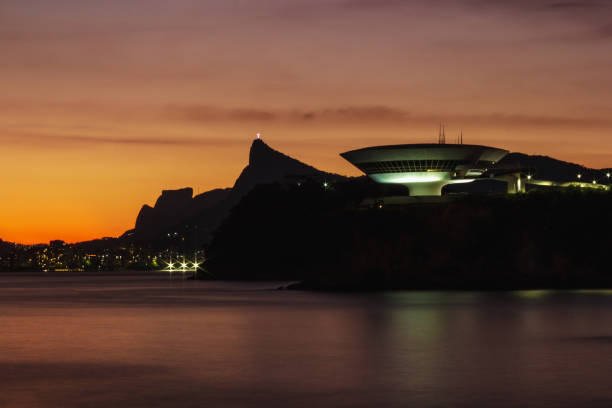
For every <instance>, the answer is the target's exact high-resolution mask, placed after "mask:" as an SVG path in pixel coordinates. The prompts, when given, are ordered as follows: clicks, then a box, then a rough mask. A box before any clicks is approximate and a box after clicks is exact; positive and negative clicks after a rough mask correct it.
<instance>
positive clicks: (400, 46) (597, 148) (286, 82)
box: [0, 0, 612, 244]
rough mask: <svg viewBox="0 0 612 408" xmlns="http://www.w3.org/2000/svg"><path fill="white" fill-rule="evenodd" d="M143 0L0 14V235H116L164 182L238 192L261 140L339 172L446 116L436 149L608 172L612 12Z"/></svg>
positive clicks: (72, 3) (421, 3) (37, 0)
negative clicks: (479, 147) (473, 147)
mask: <svg viewBox="0 0 612 408" xmlns="http://www.w3.org/2000/svg"><path fill="white" fill-rule="evenodd" d="M85 3H87V4H85ZM540 3H541V4H540ZM143 5H144V3H143V2H139V1H134V2H127V3H126V2H119V1H116V0H111V1H108V2H104V4H102V3H100V5H96V4H93V3H90V2H81V1H77V0H66V1H62V2H61V4H55V3H52V2H48V1H43V0H32V1H28V2H17V1H8V2H7V4H6V5H5V4H3V5H2V13H1V14H2V16H1V17H0V21H2V23H3V30H2V32H0V44H2V50H3V63H2V67H1V68H0V70H1V73H2V75H0V88H1V89H2V94H1V95H0V146H1V150H0V151H1V152H2V159H1V160H0V171H1V172H2V174H3V175H4V176H5V177H3V185H2V190H1V191H2V193H1V194H2V195H1V196H0V238H1V239H3V240H6V241H13V242H20V243H28V244H31V243H38V242H48V241H49V240H52V239H62V240H65V241H67V242H74V241H82V240H89V239H95V238H100V237H103V236H118V235H120V234H122V233H123V232H125V231H126V230H128V229H131V228H133V226H134V222H135V219H136V216H137V214H138V211H139V209H140V207H141V206H142V205H143V204H145V203H146V204H149V205H152V204H153V203H154V202H155V200H156V199H157V197H158V196H159V194H160V192H161V190H162V189H176V188H182V187H187V186H189V187H193V188H194V192H195V193H197V192H204V191H207V190H210V189H213V188H219V187H230V186H232V184H233V182H234V180H235V179H236V178H237V177H238V175H239V174H240V171H241V170H242V168H243V167H244V166H246V164H247V162H248V149H249V146H250V143H251V140H252V139H253V138H255V135H256V133H257V132H261V134H262V138H263V139H264V141H266V142H267V143H268V144H269V145H270V146H271V147H272V148H274V149H277V150H279V151H281V152H283V153H285V154H288V155H290V156H292V157H294V158H297V159H299V160H301V161H303V162H305V163H307V164H310V165H312V166H315V167H317V168H319V169H321V170H326V171H330V172H336V173H340V174H346V175H359V174H360V173H359V172H358V171H357V170H356V169H354V168H353V167H352V166H350V165H349V164H348V163H346V162H345V161H344V160H343V159H341V158H340V157H339V156H338V154H339V153H340V152H342V151H345V150H350V149H355V148H359V147H364V146H368V145H376V144H394V143H423V142H435V141H436V140H437V126H438V123H439V121H441V120H442V121H445V122H446V123H447V129H446V133H447V140H448V141H452V140H454V135H456V134H458V133H459V131H460V129H463V132H464V142H465V143H474V144H486V145H491V146H496V147H501V148H505V149H508V150H510V151H519V152H523V153H527V154H541V155H548V156H552V157H554V158H557V159H561V160H565V161H571V162H576V163H578V164H582V165H585V166H588V167H594V168H608V167H612V154H611V153H612V139H610V137H609V135H610V134H611V133H612V115H611V113H612V94H610V92H609V89H612V76H610V74H609V72H610V67H611V66H612V53H610V52H609V49H610V45H611V41H612V37H610V35H609V30H608V31H606V30H605V28H606V27H607V26H608V24H609V22H608V20H607V19H606V16H609V15H610V14H609V13H610V12H612V4H607V3H605V2H600V3H598V4H597V5H593V6H592V7H590V8H586V7H585V8H580V9H579V8H570V7H566V8H563V7H552V6H550V5H549V2H543V1H542V2H540V1H539V0H534V2H491V4H490V5H488V6H487V7H475V6H474V5H473V2H467V1H466V2H460V1H448V2H447V1H442V2H435V4H434V2H429V1H425V0H415V1H413V2H397V1H393V2H384V1H382V0H381V1H380V2H368V1H352V0H321V1H312V0H292V1H291V2H286V1H284V0H271V1H267V2H265V4H264V3H260V2H252V1H247V0H237V1H236V2H223V1H210V2H200V3H197V4H195V3H193V2H191V1H186V0H176V1H173V2H171V3H168V2H160V1H158V0H153V1H151V2H147V7H143ZM534 7H536V9H537V12H534ZM254 16H256V18H253V17H254ZM365 27H367V28H365Z"/></svg>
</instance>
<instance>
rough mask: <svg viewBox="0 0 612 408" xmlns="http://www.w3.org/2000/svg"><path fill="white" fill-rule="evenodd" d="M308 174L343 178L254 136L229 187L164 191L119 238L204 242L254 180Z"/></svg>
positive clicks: (520, 163) (570, 167)
mask: <svg viewBox="0 0 612 408" xmlns="http://www.w3.org/2000/svg"><path fill="white" fill-rule="evenodd" d="M498 166H499V167H504V168H521V169H525V168H528V169H532V170H533V177H534V178H535V179H539V180H552V181H556V182H566V181H576V176H577V174H582V176H583V179H584V180H595V179H597V180H601V179H602V178H604V177H605V173H606V172H607V171H609V170H607V169H599V170H598V169H591V168H587V167H585V166H581V165H579V164H575V163H569V162H565V161H562V160H557V159H554V158H551V157H547V156H537V155H533V156H532V155H527V154H523V153H510V154H508V155H507V156H506V157H504V159H502V160H501V161H500V162H499V163H498ZM312 178H315V179H325V180H339V179H344V180H346V179H347V178H346V177H343V176H339V175H335V174H331V173H326V172H324V171H321V170H318V169H316V168H314V167H312V166H310V165H308V164H305V163H303V162H301V161H299V160H296V159H294V158H292V157H290V156H287V155H285V154H283V153H281V152H279V151H277V150H274V149H273V148H271V147H270V146H268V145H267V144H266V143H265V142H264V141H263V140H261V139H255V140H253V142H252V144H251V148H250V150H249V162H248V164H247V166H246V167H245V168H244V169H243V170H242V172H241V173H240V175H239V176H238V178H237V179H236V181H235V183H234V185H233V187H231V188H225V189H215V190H211V191H207V192H205V193H202V194H199V195H197V196H195V197H194V196H193V189H192V188H182V189H178V190H164V191H163V192H162V194H161V196H160V197H159V198H158V199H157V201H156V203H155V205H154V206H153V207H150V206H148V205H144V206H143V207H142V208H141V210H140V212H139V214H138V216H137V218H136V224H135V227H134V229H133V230H130V231H127V232H126V233H125V234H124V235H123V237H125V238H129V239H130V240H136V241H154V240H159V239H161V238H166V237H172V236H186V235H188V234H189V233H188V231H189V230H190V229H192V228H197V229H198V235H199V240H201V241H202V242H207V241H209V240H210V239H211V238H212V234H213V232H214V230H215V229H216V228H217V227H218V226H219V224H220V223H221V222H222V221H223V220H224V219H225V218H226V217H227V215H228V214H229V212H230V210H231V209H232V208H233V207H234V206H235V205H236V204H238V203H239V202H240V200H241V199H242V198H243V197H244V196H245V195H247V194H248V193H249V192H250V191H251V190H253V188H255V187H256V186H257V185H261V184H270V183H281V184H282V183H297V182H299V181H300V180H303V179H312ZM445 191H447V192H462V191H464V192H472V193H482V192H499V193H503V192H505V191H506V183H505V182H503V181H498V180H489V179H483V180H478V181H476V182H474V183H468V184H460V185H453V186H447V188H446V189H445Z"/></svg>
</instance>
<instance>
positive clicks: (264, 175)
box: [124, 139, 340, 241]
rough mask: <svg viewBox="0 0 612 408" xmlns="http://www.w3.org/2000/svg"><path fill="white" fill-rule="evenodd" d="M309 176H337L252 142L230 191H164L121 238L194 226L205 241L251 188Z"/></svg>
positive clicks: (140, 237)
mask: <svg viewBox="0 0 612 408" xmlns="http://www.w3.org/2000/svg"><path fill="white" fill-rule="evenodd" d="M309 177H329V178H338V177H340V176H337V175H333V174H330V173H325V172H323V171H320V170H317V169H316V168H314V167H312V166H309V165H307V164H304V163H302V162H301V161H299V160H296V159H294V158H292V157H289V156H287V155H285V154H283V153H281V152H279V151H277V150H274V149H272V148H271V147H270V146H268V145H267V144H266V143H265V142H264V141H263V140H261V139H255V140H254V141H253V143H252V144H251V148H250V150H249V163H248V165H247V166H246V167H245V168H244V169H243V170H242V172H241V173H240V175H239V177H238V178H237V179H236V182H235V183H234V186H233V187H232V188H226V189H215V190H211V191H208V192H205V193H202V194H199V195H197V196H195V197H193V189H192V188H182V189H178V190H164V191H162V194H161V196H160V197H159V198H158V199H157V202H156V203H155V206H153V207H151V206H148V205H144V206H143V207H142V208H141V210H140V212H139V213H138V216H137V218H136V225H135V227H134V229H133V230H130V231H128V232H126V233H125V234H124V237H128V238H132V239H135V240H137V241H148V240H156V239H159V238H161V237H163V236H168V234H171V235H172V234H174V233H175V232H177V233H179V232H181V235H182V232H184V231H183V230H184V229H185V228H189V227H190V226H196V225H197V228H199V230H200V234H201V237H200V239H202V240H204V241H206V240H208V239H209V238H210V236H211V234H212V231H213V230H214V229H215V228H216V227H217V226H218V225H219V223H220V222H221V221H222V220H223V219H224V218H225V217H226V216H227V214H228V213H229V211H230V210H231V208H232V207H233V206H234V205H236V204H237V203H238V202H239V201H240V200H241V199H242V197H244V196H245V195H246V194H248V193H249V192H250V191H251V190H252V189H253V188H254V187H255V186H257V185H259V184H269V183H288V182H296V180H299V179H301V178H309Z"/></svg>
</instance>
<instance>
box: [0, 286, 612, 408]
mask: <svg viewBox="0 0 612 408" xmlns="http://www.w3.org/2000/svg"><path fill="white" fill-rule="evenodd" d="M279 285H280V284H270V283H236V282H234V283H231V282H193V281H178V280H174V281H170V280H168V279H167V277H165V276H163V275H145V274H142V275H117V274H114V275H82V274H81V275H50V274H46V275H45V276H37V275H32V274H30V275H18V274H10V275H8V274H6V275H0V330H1V332H0V406H1V407H62V408H63V407H73V406H74V407H202V406H209V407H312V406H319V407H406V406H416V407H447V406H459V407H473V406H482V407H494V406H496V407H515V406H534V407H541V406H550V407H573V406H590V407H592V406H601V407H609V406H612V390H611V389H610V387H609V384H610V378H609V376H610V373H611V372H612V354H611V352H612V325H611V324H610V322H611V321H612V320H611V318H612V313H611V312H612V292H610V291H574V292H555V291H518V292H493V293H483V292H396V293H380V294H361V295H359V294H351V295H346V294H323V293H306V292H291V291H276V290H267V289H269V288H275V287H277V286H279Z"/></svg>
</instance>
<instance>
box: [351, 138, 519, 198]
mask: <svg viewBox="0 0 612 408" xmlns="http://www.w3.org/2000/svg"><path fill="white" fill-rule="evenodd" d="M506 154H508V151H507V150H503V149H497V148H495V147H488V146H479V145H464V144H407V145H392V146H374V147H366V148H364V149H358V150H351V151H350V152H345V153H341V154H340V156H342V157H343V158H345V159H346V160H348V161H349V162H351V164H353V165H354V166H355V167H357V168H358V169H359V170H361V171H363V172H364V173H365V174H367V175H368V176H369V177H370V178H372V179H373V180H374V181H376V182H378V183H393V184H403V185H405V186H406V187H408V189H409V190H410V195H411V196H439V195H441V194H442V187H444V186H445V185H447V184H453V183H468V182H471V181H473V180H474V179H475V178H477V177H479V176H480V175H482V174H483V173H484V172H485V171H487V170H488V169H490V168H492V167H493V166H494V165H495V163H497V162H498V161H499V160H501V159H502V158H503V157H504V156H505V155H506Z"/></svg>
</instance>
